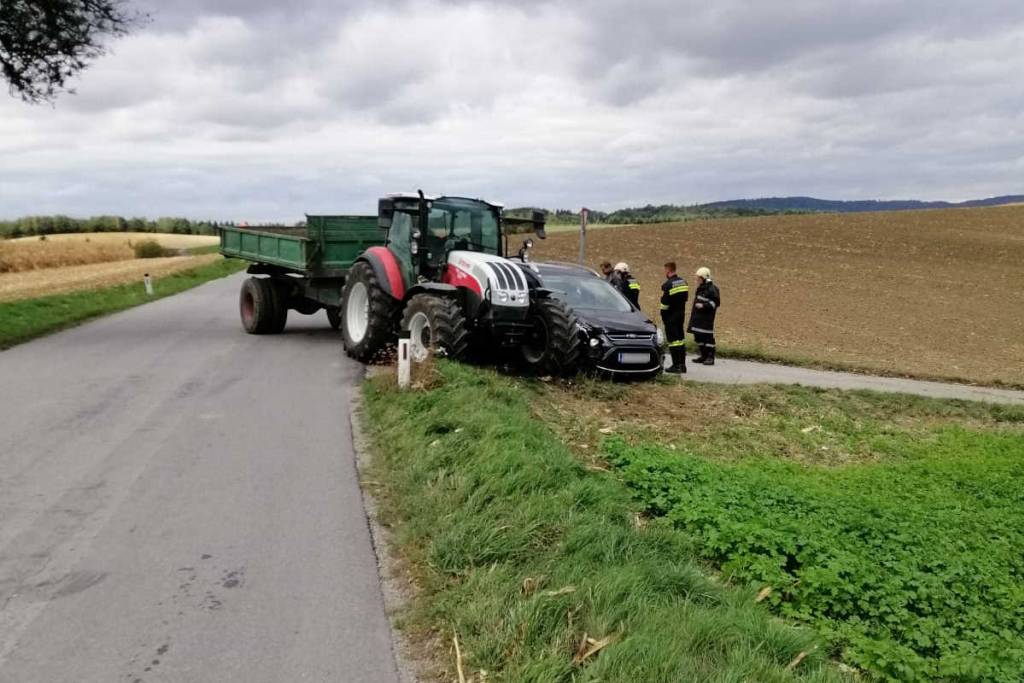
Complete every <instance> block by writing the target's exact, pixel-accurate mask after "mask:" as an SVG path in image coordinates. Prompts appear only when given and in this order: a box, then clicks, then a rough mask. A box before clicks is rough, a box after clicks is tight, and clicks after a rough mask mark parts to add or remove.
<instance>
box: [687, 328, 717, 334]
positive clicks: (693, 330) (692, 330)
mask: <svg viewBox="0 0 1024 683" xmlns="http://www.w3.org/2000/svg"><path fill="white" fill-rule="evenodd" d="M690 332H703V333H704V334H714V333H715V331H714V330H705V329H702V328H700V327H691V328H690Z"/></svg>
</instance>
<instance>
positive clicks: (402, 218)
mask: <svg viewBox="0 0 1024 683" xmlns="http://www.w3.org/2000/svg"><path fill="white" fill-rule="evenodd" d="M413 232H414V229H413V216H412V214H410V213H406V212H405V211H395V215H394V217H393V218H392V219H391V228H390V229H389V230H388V247H390V249H391V251H392V252H394V254H395V256H397V257H398V263H399V266H400V267H401V268H402V271H403V273H402V274H403V275H404V276H405V281H406V282H410V281H411V280H412V275H413V273H412V269H413V263H412V262H413V259H412V235H413Z"/></svg>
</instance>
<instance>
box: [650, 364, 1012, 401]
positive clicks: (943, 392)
mask: <svg viewBox="0 0 1024 683" xmlns="http://www.w3.org/2000/svg"><path fill="white" fill-rule="evenodd" d="M693 357H694V355H693V354H691V355H689V356H688V358H687V360H692V358H693ZM665 364H666V365H668V361H667V360H666V362H665ZM686 366H687V373H686V374H685V375H683V376H682V377H683V379H686V380H691V381H696V382H714V383H719V384H759V383H766V384H802V385H804V386H808V387H820V388H834V389H848V390H856V389H867V390H871V391H884V392H887V393H900V394H916V395H918V396H928V397H931V398H954V399H963V400H967V401H988V402H990V403H1005V404H1010V405H1024V391H1016V390H1013V389H996V388H993V387H979V386H972V385H968V384H952V383H945V382H925V381H922V380H916V379H904V378H902V377H875V376H874V375H863V374H859V373H853V372H833V371H830V370H814V369H811V368H796V367H792V366H789V365H776V364H774V363H756V362H752V361H745V360H736V359H733V358H717V359H715V364H714V366H712V367H707V366H704V365H697V364H696V363H692V362H690V363H687V364H686Z"/></svg>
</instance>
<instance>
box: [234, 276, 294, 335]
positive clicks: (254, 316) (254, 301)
mask: <svg viewBox="0 0 1024 683" xmlns="http://www.w3.org/2000/svg"><path fill="white" fill-rule="evenodd" d="M277 301H278V297H277V291H276V288H275V287H274V285H273V283H272V282H271V281H270V279H269V278H255V277H251V278H249V279H247V280H246V281H245V282H243V283H242V291H241V293H240V294H239V297H238V308H239V313H241V316H242V327H244V328H245V331H246V332H248V333H249V334H267V333H270V332H275V331H276V332H280V329H275V328H276V326H277V324H278V322H280V323H281V327H283V326H284V324H283V321H280V320H279V316H278V315H277Z"/></svg>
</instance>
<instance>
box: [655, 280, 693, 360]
mask: <svg viewBox="0 0 1024 683" xmlns="http://www.w3.org/2000/svg"><path fill="white" fill-rule="evenodd" d="M689 297H690V286H689V285H688V284H686V280H684V279H683V278H681V277H679V275H671V276H669V278H668V279H667V280H665V282H663V283H662V284H661V321H662V322H663V323H664V324H665V337H666V339H667V340H668V353H669V355H670V356H671V357H672V367H670V368H669V372H686V346H685V344H686V333H685V331H684V326H683V323H684V320H685V318H686V300H687V299H688V298H689Z"/></svg>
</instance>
